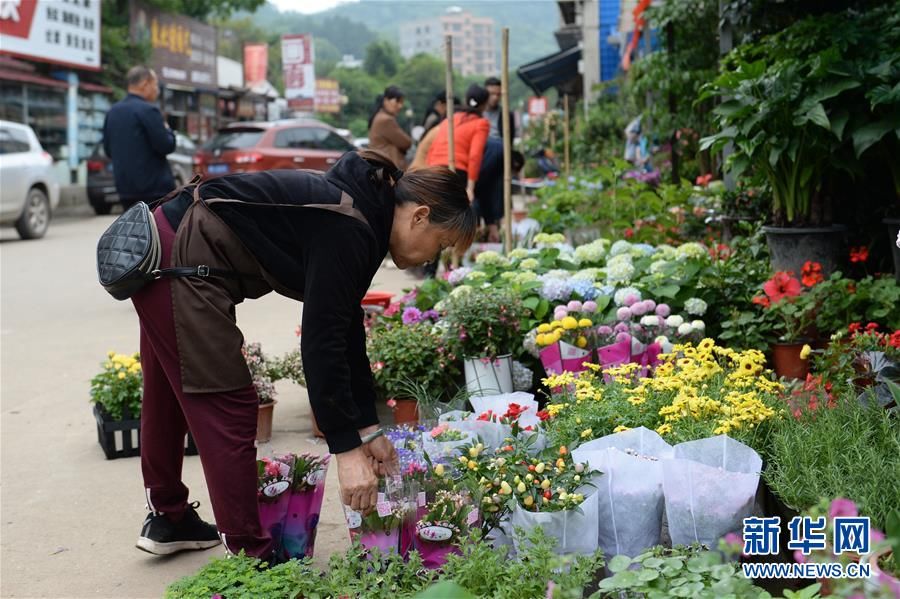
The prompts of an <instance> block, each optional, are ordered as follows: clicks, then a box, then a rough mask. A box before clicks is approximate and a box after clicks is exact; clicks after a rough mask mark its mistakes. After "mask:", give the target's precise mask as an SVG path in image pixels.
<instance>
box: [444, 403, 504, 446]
mask: <svg viewBox="0 0 900 599" xmlns="http://www.w3.org/2000/svg"><path fill="white" fill-rule="evenodd" d="M439 420H440V422H446V423H449V424H450V426H452V427H453V428H455V429H458V430H461V431H464V432H469V433H471V434H472V435H473V436H475V437H477V438H478V439H479V440H480V441H481V442H482V443H484V445H485V446H487V447H489V448H491V449H496V448H498V447H500V446H502V445H503V444H504V442H505V440H506V438H507V437H509V436H510V435H511V430H512V428H511V427H510V426H509V425H507V424H501V423H500V422H495V421H493V420H490V419H488V418H485V419H483V420H481V419H478V415H477V414H474V413H472V412H463V411H460V410H455V411H453V412H448V413H445V414H441V416H440V417H439Z"/></svg>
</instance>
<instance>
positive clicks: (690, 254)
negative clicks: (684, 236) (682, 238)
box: [675, 241, 708, 259]
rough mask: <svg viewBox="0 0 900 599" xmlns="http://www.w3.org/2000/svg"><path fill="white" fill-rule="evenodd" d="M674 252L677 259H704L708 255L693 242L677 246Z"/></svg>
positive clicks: (701, 247)
mask: <svg viewBox="0 0 900 599" xmlns="http://www.w3.org/2000/svg"><path fill="white" fill-rule="evenodd" d="M675 252H676V254H677V255H678V257H679V258H692V259H697V258H704V257H706V256H707V255H708V254H707V253H706V248H705V247H703V246H702V245H701V244H699V243H696V242H694V241H692V242H690V243H685V244H684V245H680V246H678V249H677V250H675Z"/></svg>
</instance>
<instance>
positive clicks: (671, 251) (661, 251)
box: [656, 243, 678, 260]
mask: <svg viewBox="0 0 900 599" xmlns="http://www.w3.org/2000/svg"><path fill="white" fill-rule="evenodd" d="M656 257H657V258H659V259H660V260H674V259H675V258H677V257H678V250H676V249H675V248H674V247H672V246H671V245H668V244H665V243H664V244H662V245H658V246H656Z"/></svg>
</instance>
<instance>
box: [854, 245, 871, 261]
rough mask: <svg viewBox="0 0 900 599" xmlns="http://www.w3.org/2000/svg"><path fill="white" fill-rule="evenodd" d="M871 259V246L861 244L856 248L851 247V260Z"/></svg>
mask: <svg viewBox="0 0 900 599" xmlns="http://www.w3.org/2000/svg"><path fill="white" fill-rule="evenodd" d="M868 259H869V248H867V247H866V246H864V245H861V246H859V247H856V248H850V262H854V263H855V262H865V261H866V260H868Z"/></svg>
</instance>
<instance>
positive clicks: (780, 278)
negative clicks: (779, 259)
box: [763, 272, 802, 304]
mask: <svg viewBox="0 0 900 599" xmlns="http://www.w3.org/2000/svg"><path fill="white" fill-rule="evenodd" d="M763 291H765V292H766V295H767V296H768V297H769V300H770V301H771V302H772V303H773V304H777V303H778V302H780V301H781V300H783V299H784V298H785V297H797V296H798V295H800V292H801V291H802V288H801V287H800V281H798V280H797V279H795V278H794V277H793V276H792V273H789V272H776V273H775V276H773V277H772V278H771V279H769V280H768V281H766V283H765V284H764V285H763Z"/></svg>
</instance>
